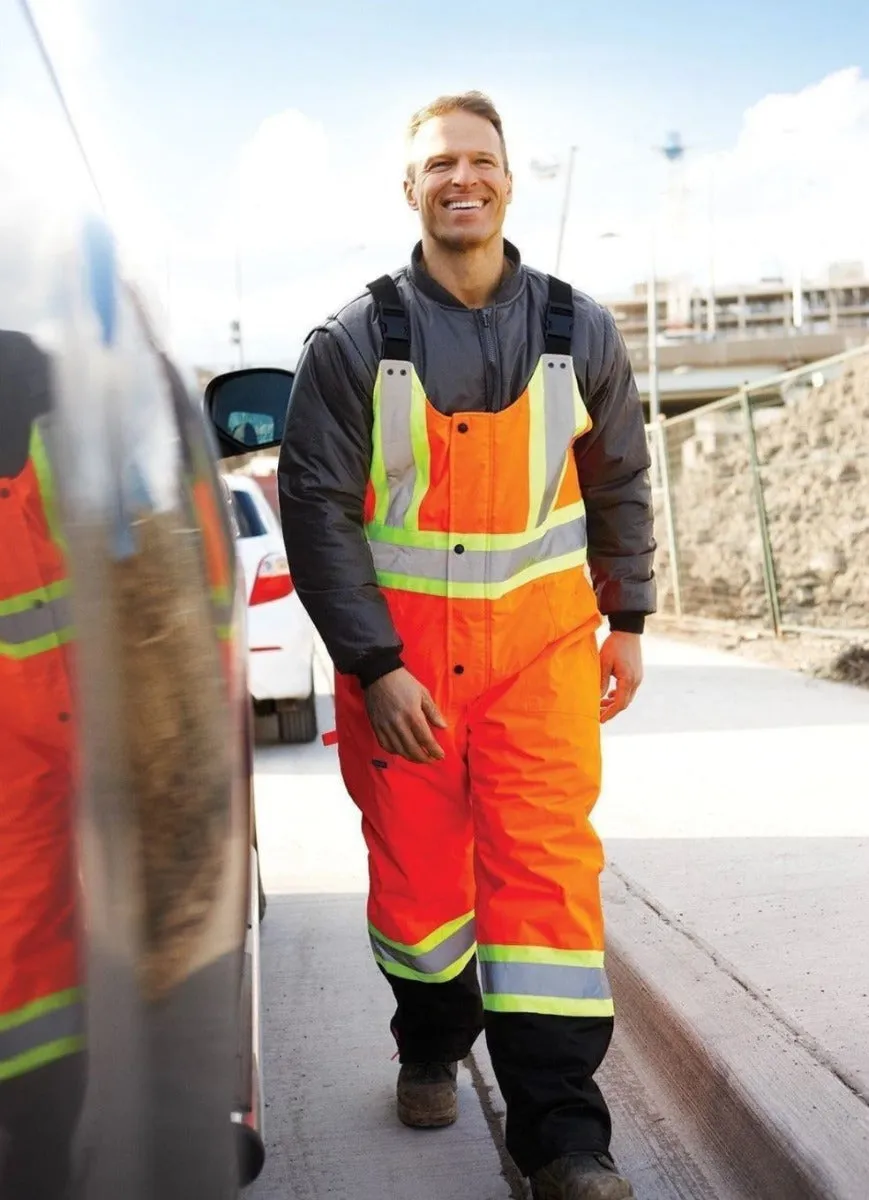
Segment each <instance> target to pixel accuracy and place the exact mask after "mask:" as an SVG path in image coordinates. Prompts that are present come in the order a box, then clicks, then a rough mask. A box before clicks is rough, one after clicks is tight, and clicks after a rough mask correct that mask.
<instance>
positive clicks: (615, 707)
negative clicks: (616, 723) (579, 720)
mask: <svg viewBox="0 0 869 1200" xmlns="http://www.w3.org/2000/svg"><path fill="white" fill-rule="evenodd" d="M639 686H640V685H639V682H638V681H634V680H633V679H631V680H628V679H619V680H618V681H617V683H616V689H615V691H614V692H613V694H612V695H611V696H606V697H604V699H603V701H602V703H601V706H600V719H601V724H602V725H605V724H606V723H607V721H611V720H612V719H613V717H617V716H618V714H619V713H620V712H624V711H625V709H626V708H628V707H630V705H631V703H632V702H633V699H634V696H636V694H637V691H638V689H639Z"/></svg>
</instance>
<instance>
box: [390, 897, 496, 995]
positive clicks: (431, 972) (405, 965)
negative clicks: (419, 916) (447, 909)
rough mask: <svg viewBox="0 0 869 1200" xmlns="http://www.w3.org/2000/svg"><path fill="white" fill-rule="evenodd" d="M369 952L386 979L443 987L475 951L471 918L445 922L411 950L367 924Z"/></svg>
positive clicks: (459, 971) (465, 916) (466, 916)
mask: <svg viewBox="0 0 869 1200" xmlns="http://www.w3.org/2000/svg"><path fill="white" fill-rule="evenodd" d="M368 929H369V933H370V936H371V948H372V950H373V951H374V957H375V959H376V961H377V962H378V963H379V965H380V966H381V967H382V968H383V970H384V971H386V973H387V974H388V975H396V976H398V977H399V978H401V979H413V980H416V981H417V982H418V983H447V982H448V981H449V980H450V979H455V977H456V976H457V975H460V974H461V972H462V971H463V970H464V969H465V967H466V966H467V964H468V963H469V962H470V960H471V959H472V958H473V956H474V951H475V950H476V934H475V928H474V914H473V913H472V912H471V913H466V914H465V915H464V916H463V917H458V918H457V919H456V920H455V921H448V922H447V924H446V925H442V926H441V927H440V928H439V929H436V930H435V931H434V933H431V934H429V936H428V937H427V938H424V939H423V940H422V941H421V942H417V943H416V945H414V946H406V945H403V944H402V943H401V942H396V941H393V940H392V939H391V938H387V937H385V936H384V935H383V934H382V933H380V932H379V931H378V930H377V929H375V927H374V926H373V925H371V924H370V923H369V926H368Z"/></svg>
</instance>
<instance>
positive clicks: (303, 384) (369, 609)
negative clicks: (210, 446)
mask: <svg viewBox="0 0 869 1200" xmlns="http://www.w3.org/2000/svg"><path fill="white" fill-rule="evenodd" d="M371 426H372V407H371V398H370V396H368V395H366V389H365V387H364V385H363V384H362V382H361V381H360V379H359V378H358V376H357V374H356V373H355V372H354V371H353V369H352V367H351V365H350V363H349V362H348V359H347V356H346V354H345V351H344V349H343V347H342V345H341V344H340V343H339V341H338V339H337V338H336V337H335V336H334V334H333V333H332V332H331V331H330V330H329V329H328V328H327V329H321V330H318V331H317V332H315V333H314V334H313V335H312V337H311V339H310V340H309V341H308V343H307V346H306V348H305V350H304V352H303V355H302V358H301V360H300V362H299V365H298V368H297V370H296V377H295V381H294V383H293V390H292V395H291V402H290V411H289V414H288V417H287V422H286V427H285V430H284V437H283V443H282V445H281V453H280V461H279V464H278V489H279V496H280V507H281V524H282V526H283V534H284V544H285V545H286V549H287V558H288V561H289V565H290V573H291V574H292V577H293V582H294V584H295V587H296V591H297V592H298V594H299V599H300V600H301V602H302V604H303V605H304V607H305V609H306V610H307V612H308V614H309V615H310V617H311V620H312V621H313V622H314V624H315V626H316V627H317V629H318V630H319V632H320V635H321V637H322V638H323V641H324V642H325V644H326V649H327V650H328V651H329V654H330V656H331V658H332V661H333V662H334V664H335V667H336V669H337V670H338V671H340V672H342V673H343V674H350V675H357V676H358V677H359V678H360V680H361V682H362V683H363V685H367V684H369V683H373V682H374V680H375V679H377V678H379V677H380V676H381V675H384V674H386V673H387V672H388V671H391V670H394V669H395V668H396V667H400V666H401V665H402V664H401V658H400V654H401V642H400V640H399V638H398V635H397V634H396V631H395V627H394V625H393V623H392V620H391V618H390V615H389V610H388V608H387V605H386V600H385V598H384V596H383V594H382V592H381V591H380V588H379V587H378V585H377V579H376V576H375V572H374V564H373V561H372V558H371V551H370V549H369V546H368V542H367V540H366V538H365V534H364V531H363V508H364V503H365V492H366V488H367V484H368V478H369V472H370V467H371Z"/></svg>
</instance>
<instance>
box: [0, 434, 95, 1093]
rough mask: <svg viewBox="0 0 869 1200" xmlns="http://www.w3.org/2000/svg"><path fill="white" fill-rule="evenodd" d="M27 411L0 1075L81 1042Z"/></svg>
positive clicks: (64, 746) (57, 673) (66, 683)
mask: <svg viewBox="0 0 869 1200" xmlns="http://www.w3.org/2000/svg"><path fill="white" fill-rule="evenodd" d="M54 511H55V510H54V498H53V487H52V480H51V469H50V467H49V463H48V457H47V454H46V451H45V446H44V444H43V439H42V437H41V435H40V432H39V427H38V424H37V423H36V422H35V421H34V423H33V426H32V432H31V438H30V456H29V459H28V461H27V463H26V465H25V467H24V469H23V471H21V472H20V474H18V475H17V476H16V477H15V478H14V479H0V530H2V532H0V544H2V548H3V554H2V556H0V911H2V915H3V920H2V922H0V1082H2V1081H4V1080H7V1079H11V1078H14V1077H15V1076H17V1075H20V1074H23V1073H24V1072H27V1071H32V1070H34V1069H36V1068H38V1067H40V1066H43V1065H45V1064H46V1063H49V1062H52V1061H54V1060H56V1059H58V1058H62V1057H64V1056H65V1055H68V1054H71V1053H75V1052H76V1051H77V1050H79V1049H80V1048H81V1045H82V1035H83V1013H82V1006H81V995H80V992H79V988H78V984H79V964H78V949H77V940H76V934H75V914H74V910H75V904H74V898H75V879H74V854H73V847H72V813H71V806H72V749H73V748H72V737H73V734H72V729H73V726H72V711H71V709H72V702H71V696H70V681H71V671H70V663H69V659H68V655H69V653H70V647H69V642H70V641H71V638H72V629H71V624H70V615H69V594H68V592H69V587H68V582H67V575H66V566H65V562H64V552H63V539H62V535H61V533H60V530H59V528H58V525H57V522H56V520H55V517H54Z"/></svg>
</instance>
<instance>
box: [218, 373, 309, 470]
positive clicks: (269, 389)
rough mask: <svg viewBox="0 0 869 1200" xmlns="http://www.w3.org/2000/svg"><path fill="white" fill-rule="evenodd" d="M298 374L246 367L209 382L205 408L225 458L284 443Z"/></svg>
mask: <svg viewBox="0 0 869 1200" xmlns="http://www.w3.org/2000/svg"><path fill="white" fill-rule="evenodd" d="M294 378H295V376H294V375H293V372H292V371H285V370H283V369H282V368H280V367H245V368H243V369H241V370H238V371H227V372H226V373H225V374H223V375H217V376H216V377H215V378H214V379H212V380H211V381H210V382H209V383H208V385H207V387H206V388H205V412H206V414H207V416H208V419H209V421H210V422H211V425H212V428H213V429H214V431H215V433H216V434H217V440H218V443H219V445H220V450H221V454H222V456H223V457H224V458H233V457H235V456H236V455H239V454H251V453H253V452H254V451H255V450H270V449H272V448H273V447H275V446H279V445H280V444H281V438H282V437H283V435H284V425H285V424H286V420H287V412H288V411H289V407H290V392H291V391H292V387H293V379H294Z"/></svg>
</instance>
